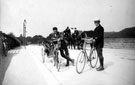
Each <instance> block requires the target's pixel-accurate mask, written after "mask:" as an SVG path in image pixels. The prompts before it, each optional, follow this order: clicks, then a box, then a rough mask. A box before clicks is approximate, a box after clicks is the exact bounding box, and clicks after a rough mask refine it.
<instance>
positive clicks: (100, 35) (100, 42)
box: [94, 19, 104, 71]
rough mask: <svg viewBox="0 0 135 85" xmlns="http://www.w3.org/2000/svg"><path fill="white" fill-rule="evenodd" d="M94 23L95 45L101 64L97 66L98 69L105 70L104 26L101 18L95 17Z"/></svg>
mask: <svg viewBox="0 0 135 85" xmlns="http://www.w3.org/2000/svg"><path fill="white" fill-rule="evenodd" d="M94 24H95V26H96V28H95V29H94V39H95V47H96V50H97V54H98V57H99V62H100V66H99V67H98V68H97V71H102V70H104V57H103V53H102V51H103V47H104V28H103V27H102V26H101V24H100V19H94Z"/></svg>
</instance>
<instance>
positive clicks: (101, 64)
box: [97, 58, 104, 71]
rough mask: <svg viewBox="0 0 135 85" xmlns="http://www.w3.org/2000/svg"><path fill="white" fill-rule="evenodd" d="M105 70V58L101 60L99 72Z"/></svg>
mask: <svg viewBox="0 0 135 85" xmlns="http://www.w3.org/2000/svg"><path fill="white" fill-rule="evenodd" d="M102 70H104V58H102V59H100V67H98V68H97V71H102Z"/></svg>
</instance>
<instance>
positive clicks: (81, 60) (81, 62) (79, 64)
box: [76, 51, 86, 74]
mask: <svg viewBox="0 0 135 85" xmlns="http://www.w3.org/2000/svg"><path fill="white" fill-rule="evenodd" d="M85 63H86V57H85V52H84V51H81V52H80V53H79V55H78V57H77V61H76V71H77V73H78V74H80V73H82V72H83V69H84V67H85Z"/></svg>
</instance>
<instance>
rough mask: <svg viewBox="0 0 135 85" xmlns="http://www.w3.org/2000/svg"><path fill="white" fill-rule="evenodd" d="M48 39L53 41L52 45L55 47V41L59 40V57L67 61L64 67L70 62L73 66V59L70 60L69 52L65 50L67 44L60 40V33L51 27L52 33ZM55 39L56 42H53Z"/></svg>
mask: <svg viewBox="0 0 135 85" xmlns="http://www.w3.org/2000/svg"><path fill="white" fill-rule="evenodd" d="M49 37H50V38H51V40H54V41H53V43H54V44H55V46H57V45H56V44H57V43H58V41H57V39H60V44H61V46H60V47H59V50H60V54H61V56H62V57H63V58H65V59H66V60H67V63H66V66H69V61H71V62H72V63H73V64H74V59H71V58H70V57H69V51H68V48H67V44H66V42H65V41H64V39H63V38H62V36H61V34H60V32H58V29H57V27H53V33H51V34H50V35H49ZM55 39H56V41H55ZM54 49H55V47H54Z"/></svg>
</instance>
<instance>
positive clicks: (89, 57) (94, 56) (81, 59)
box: [76, 38, 98, 74]
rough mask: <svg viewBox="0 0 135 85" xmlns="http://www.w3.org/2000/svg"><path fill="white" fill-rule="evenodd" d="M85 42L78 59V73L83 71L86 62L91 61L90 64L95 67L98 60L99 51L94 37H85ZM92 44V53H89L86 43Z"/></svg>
mask: <svg viewBox="0 0 135 85" xmlns="http://www.w3.org/2000/svg"><path fill="white" fill-rule="evenodd" d="M83 40H84V44H83V49H82V51H81V52H80V53H79V55H78V57H77V61H76V71H77V73H78V74H80V73H82V72H83V70H84V67H85V64H86V62H89V63H90V66H91V67H92V68H95V67H96V65H97V62H98V56H97V51H96V49H95V47H94V42H95V41H94V39H92V38H90V39H87V38H84V39H83ZM87 44H90V45H91V49H90V54H89V55H88V54H87V52H86V50H87V49H86V45H87Z"/></svg>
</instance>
